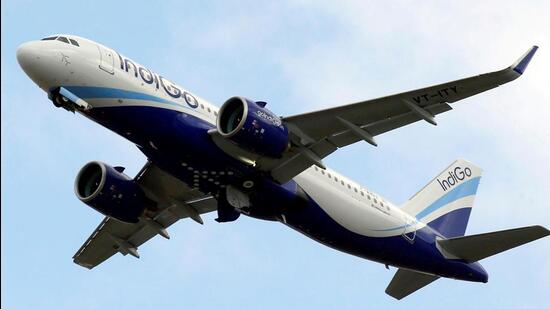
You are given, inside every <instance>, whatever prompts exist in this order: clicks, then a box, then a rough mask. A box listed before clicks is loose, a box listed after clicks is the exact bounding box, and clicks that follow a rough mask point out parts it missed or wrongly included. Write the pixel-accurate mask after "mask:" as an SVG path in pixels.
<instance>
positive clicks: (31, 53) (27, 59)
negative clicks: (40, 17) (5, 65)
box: [17, 42, 40, 72]
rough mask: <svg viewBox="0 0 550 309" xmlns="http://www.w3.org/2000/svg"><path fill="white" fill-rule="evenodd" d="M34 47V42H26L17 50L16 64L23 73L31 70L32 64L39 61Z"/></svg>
mask: <svg viewBox="0 0 550 309" xmlns="http://www.w3.org/2000/svg"><path fill="white" fill-rule="evenodd" d="M36 45H37V44H36V42H27V43H23V44H21V46H19V47H18V48H17V62H19V65H20V66H21V68H22V69H23V70H24V71H25V72H27V70H29V69H32V67H33V63H34V62H36V61H37V60H40V56H39V55H38V48H37V46H36Z"/></svg>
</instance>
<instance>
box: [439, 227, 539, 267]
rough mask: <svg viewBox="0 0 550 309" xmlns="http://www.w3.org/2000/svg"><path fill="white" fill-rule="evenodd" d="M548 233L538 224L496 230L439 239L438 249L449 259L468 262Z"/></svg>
mask: <svg viewBox="0 0 550 309" xmlns="http://www.w3.org/2000/svg"><path fill="white" fill-rule="evenodd" d="M548 235H550V231H548V230H547V229H546V228H544V227H542V226H540V225H534V226H528V227H521V228H517V229H511V230H504V231H497V232H491V233H485V234H477V235H469V236H463V237H455V238H450V239H439V240H438V241H437V245H438V249H439V250H440V251H441V253H443V255H444V256H445V257H446V258H449V259H461V260H465V261H467V262H469V263H471V262H477V261H479V260H481V259H484V258H486V257H489V256H492V255H495V254H498V253H501V252H503V251H506V250H510V249H512V248H515V247H517V246H521V245H524V244H526V243H528V242H531V241H533V240H537V239H539V238H543V237H546V236H548Z"/></svg>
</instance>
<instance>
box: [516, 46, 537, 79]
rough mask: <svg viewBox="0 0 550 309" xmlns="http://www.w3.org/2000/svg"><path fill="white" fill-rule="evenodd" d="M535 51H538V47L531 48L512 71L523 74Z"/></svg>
mask: <svg viewBox="0 0 550 309" xmlns="http://www.w3.org/2000/svg"><path fill="white" fill-rule="evenodd" d="M537 49H539V47H538V46H536V45H535V46H533V47H532V48H531V50H529V52H528V53H527V55H525V57H523V58H522V59H521V60H520V62H519V63H518V64H517V65H516V66H515V67H514V71H516V72H518V73H519V74H523V72H525V69H527V65H529V62H531V59H532V58H533V56H534V55H535V53H536V52H537Z"/></svg>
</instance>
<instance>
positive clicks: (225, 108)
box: [216, 97, 289, 157]
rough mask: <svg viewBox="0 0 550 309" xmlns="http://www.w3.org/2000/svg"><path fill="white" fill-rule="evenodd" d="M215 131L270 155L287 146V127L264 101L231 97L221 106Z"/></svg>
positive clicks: (250, 148) (277, 153)
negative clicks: (266, 106)
mask: <svg viewBox="0 0 550 309" xmlns="http://www.w3.org/2000/svg"><path fill="white" fill-rule="evenodd" d="M216 125H217V129H218V132H219V133H220V134H221V135H222V136H223V137H225V138H227V139H230V140H232V141H233V142H235V143H237V144H238V145H239V146H241V147H243V148H247V149H248V150H251V151H253V152H256V153H258V154H262V155H267V156H270V157H280V156H281V155H282V154H283V152H284V151H285V150H286V149H287V148H288V145H289V136H288V128H287V127H286V126H285V125H284V124H283V123H282V121H281V118H279V117H278V116H277V115H275V114H273V113H272V112H271V111H270V110H268V109H267V108H265V103H264V102H253V101H251V100H249V99H246V98H243V97H232V98H230V99H229V100H227V101H226V102H225V103H224V104H223V105H222V107H221V109H220V112H219V114H218V119H217V123H216Z"/></svg>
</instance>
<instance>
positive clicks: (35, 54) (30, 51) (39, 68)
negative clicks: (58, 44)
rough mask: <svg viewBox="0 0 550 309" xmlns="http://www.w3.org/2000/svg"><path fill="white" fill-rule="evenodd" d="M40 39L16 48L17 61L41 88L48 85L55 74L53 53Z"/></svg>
mask: <svg viewBox="0 0 550 309" xmlns="http://www.w3.org/2000/svg"><path fill="white" fill-rule="evenodd" d="M42 43H43V42H41V41H31V42H27V43H23V44H22V45H21V46H19V48H17V52H16V54H17V62H19V65H20V66H21V68H22V69H23V71H25V73H26V74H27V75H28V76H29V77H30V78H31V79H32V80H33V81H34V82H35V83H36V84H37V85H38V86H39V87H41V88H43V89H46V88H47V87H49V85H48V84H50V83H51V80H52V78H54V77H55V75H57V73H58V72H56V71H55V70H54V69H55V67H54V63H55V61H54V60H55V59H54V55H55V53H54V52H53V51H52V50H50V49H48V48H47V47H46V46H44V44H42Z"/></svg>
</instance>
